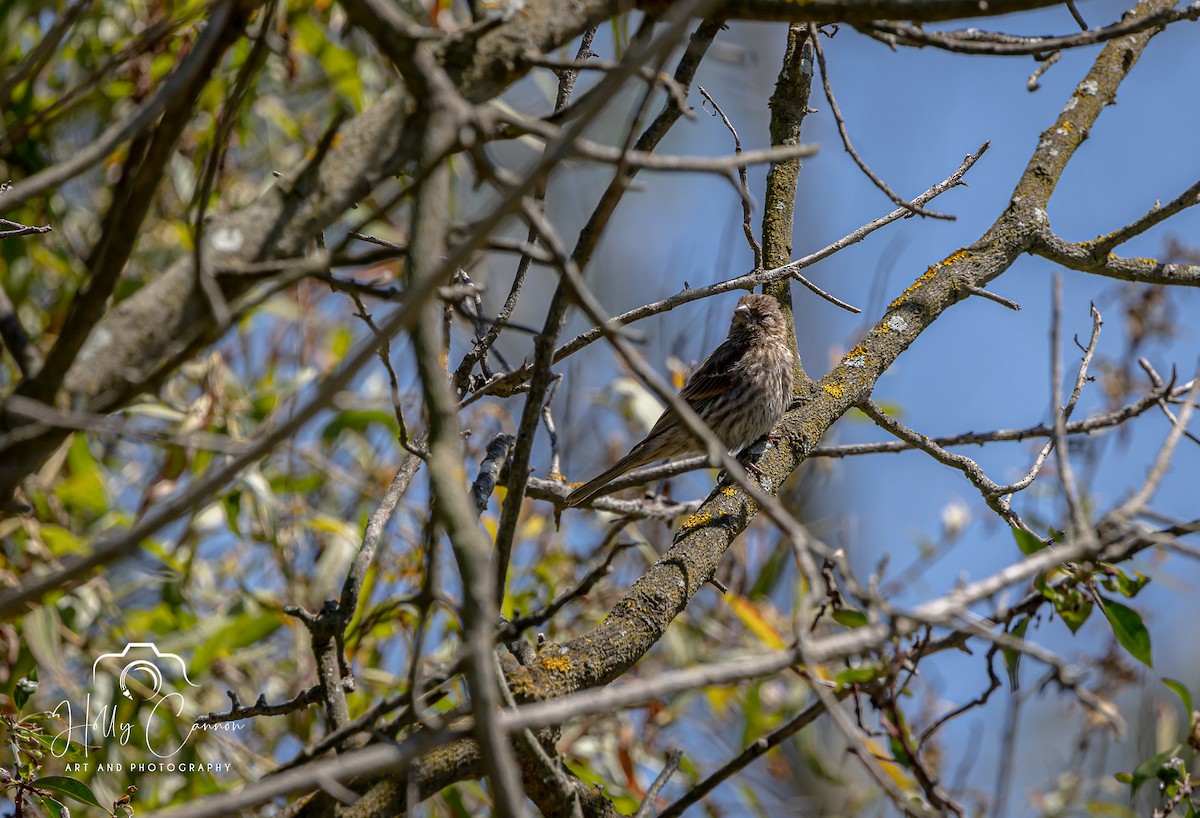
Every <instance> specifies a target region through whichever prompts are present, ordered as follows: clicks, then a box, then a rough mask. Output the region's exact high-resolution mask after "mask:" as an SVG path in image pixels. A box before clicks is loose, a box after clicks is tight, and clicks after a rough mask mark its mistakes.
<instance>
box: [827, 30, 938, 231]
mask: <svg viewBox="0 0 1200 818" xmlns="http://www.w3.org/2000/svg"><path fill="white" fill-rule="evenodd" d="M808 28H809V38H810V39H811V40H812V44H813V48H815V49H816V52H817V63H818V64H819V65H820V66H821V86H822V87H823V88H824V89H825V99H827V100H829V110H830V112H831V113H832V114H833V120H834V122H836V123H837V129H838V133H839V134H840V135H841V137H842V145H843V146H844V147H845V148H846V153H848V154H850V158H851V159H853V160H854V164H856V165H858V168H859V170H861V171H862V172H863V173H864V174H866V176H867V178H868V179H870V180H871V181H872V182H873V183H874V184H875V187H877V188H879V189H880V190H881V191H882V192H883V194H884V195H885V196H887V197H888V198H889V199H891V200H892V201H893V202H895V203H896V204H898V205H900V207H902V208H904V209H905V210H907V211H909V212H910V213H914V214H916V215H918V216H929V217H931V218H934V219H945V220H947V221H954V219H955V217H954V216H952V215H950V214H949V213H939V212H937V211H936V210H926V209H925V208H923V207H921V206H920V205H916V204H913V203H912V202H909V201H908V200H906V199H903V198H901V197H900V196H899V195H897V194H896V192H895V191H893V190H892V189H891V188H890V187H888V185H887V183H886V182H884V181H883V179H881V178H879V176H878V175H877V174H876V173H875V171H873V170H871V168H870V166H868V165H867V163H866V162H864V161H863V158H862V157H861V156H859V154H858V151H857V150H855V149H854V143H852V142H851V141H850V133H849V131H847V130H846V120H845V118H844V117H843V116H842V109H841V108H840V107H838V103H837V97H835V96H834V95H833V86H832V85H831V84H830V82H829V69H828V68H827V67H826V65H825V51H824V49H822V48H821V37H820V32H819V30H818V28H817V26H816V25H813V24H810V25H809V27H808Z"/></svg>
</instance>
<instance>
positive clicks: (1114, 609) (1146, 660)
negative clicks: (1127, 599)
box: [1100, 597, 1154, 667]
mask: <svg viewBox="0 0 1200 818" xmlns="http://www.w3.org/2000/svg"><path fill="white" fill-rule="evenodd" d="M1100 610H1102V611H1103V612H1104V616H1105V618H1107V619H1108V623H1109V624H1110V625H1112V629H1113V635H1114V636H1116V637H1117V641H1118V642H1120V643H1121V647H1123V648H1125V650H1127V651H1129V655H1130V656H1132V657H1133V658H1134V659H1137V660H1138V661H1139V662H1141V663H1142V664H1143V665H1145V666H1146V667H1154V660H1153V658H1152V657H1151V655H1150V631H1148V630H1147V629H1146V623H1144V622H1143V621H1142V615H1141V614H1139V613H1138V612H1137V611H1135V610H1134V609H1133V608H1129V607H1127V606H1125V605H1122V604H1121V603H1120V602H1114V601H1112V600H1111V599H1108V598H1107V597H1100Z"/></svg>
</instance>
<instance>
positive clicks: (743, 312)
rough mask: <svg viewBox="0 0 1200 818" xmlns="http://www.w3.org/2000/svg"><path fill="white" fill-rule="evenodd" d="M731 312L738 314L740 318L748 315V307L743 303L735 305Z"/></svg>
mask: <svg viewBox="0 0 1200 818" xmlns="http://www.w3.org/2000/svg"><path fill="white" fill-rule="evenodd" d="M733 312H734V315H740V316H742V318H748V317H750V308H749V307H747V306H746V305H745V304H739V305H737V307H735V308H734V310H733Z"/></svg>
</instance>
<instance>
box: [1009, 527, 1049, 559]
mask: <svg viewBox="0 0 1200 818" xmlns="http://www.w3.org/2000/svg"><path fill="white" fill-rule="evenodd" d="M1012 535H1013V539H1014V540H1016V541H1017V548H1020V549H1021V553H1022V554H1024V555H1025V556H1027V557H1028V556H1029V555H1030V554H1034V553H1037V552H1038V551H1041V550H1042V549H1043V548H1045V547H1046V544H1045V543H1044V542H1042V541H1041V540H1039V539H1038V538H1037V537H1035V536H1033V535H1032V534H1030V533H1029V532H1028V531H1022V530H1021V529H1019V528H1014V529H1012Z"/></svg>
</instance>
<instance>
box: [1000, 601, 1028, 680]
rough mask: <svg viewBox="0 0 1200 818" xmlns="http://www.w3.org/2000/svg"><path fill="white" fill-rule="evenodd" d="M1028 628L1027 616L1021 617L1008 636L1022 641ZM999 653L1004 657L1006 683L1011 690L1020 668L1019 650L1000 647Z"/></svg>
mask: <svg viewBox="0 0 1200 818" xmlns="http://www.w3.org/2000/svg"><path fill="white" fill-rule="evenodd" d="M1028 628H1029V617H1028V616H1025V617H1022V618H1021V620H1020V621H1019V622H1017V624H1016V625H1014V626H1013V629H1012V630H1011V631H1009V636H1011V637H1013V638H1014V639H1020V640H1022V641H1024V639H1025V631H1026V629H1028ZM1000 653H1001V655H1002V656H1003V657H1004V669H1005V670H1007V671H1008V685H1009V687H1010V688H1012V689H1013V690H1016V689H1017V686H1018V680H1019V678H1020V677H1019V676H1018V675H1017V672H1018V671H1019V670H1020V668H1021V651H1019V650H1017V649H1016V648H1001V649H1000Z"/></svg>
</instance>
